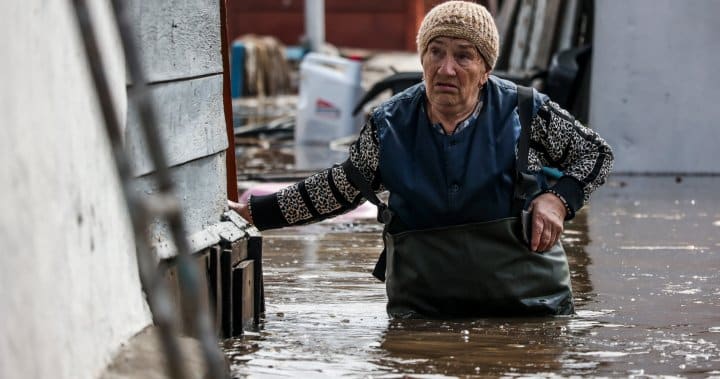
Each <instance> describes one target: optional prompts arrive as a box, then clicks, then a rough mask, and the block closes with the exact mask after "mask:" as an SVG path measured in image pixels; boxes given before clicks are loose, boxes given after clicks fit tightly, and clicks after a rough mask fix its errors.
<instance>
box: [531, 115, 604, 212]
mask: <svg viewBox="0 0 720 379" xmlns="http://www.w3.org/2000/svg"><path fill="white" fill-rule="evenodd" d="M612 165H613V153H612V149H611V148H610V146H609V145H608V144H607V142H605V140H604V139H602V138H601V137H600V136H599V135H598V134H597V133H596V132H595V131H593V130H591V129H589V128H587V127H585V126H583V125H582V124H581V123H580V122H579V121H577V120H575V118H574V117H572V116H571V115H570V114H569V113H568V112H567V111H566V110H564V109H562V108H560V106H559V105H558V104H556V103H554V102H552V101H548V102H546V103H545V104H543V105H542V106H541V107H540V109H539V111H538V113H537V115H536V116H535V117H534V118H533V122H532V133H531V135H530V152H529V166H530V167H529V169H530V170H535V171H539V170H541V169H542V167H543V166H548V167H555V168H557V169H559V170H560V171H562V172H563V176H562V177H561V178H560V179H559V180H558V181H557V183H556V184H555V185H553V186H552V187H550V188H549V189H548V190H547V191H546V192H552V193H554V194H556V195H558V196H559V197H560V198H561V199H562V200H563V202H564V203H565V206H566V208H568V217H567V218H568V219H570V218H572V217H573V216H574V213H575V211H577V210H579V209H580V208H581V207H582V206H583V205H584V204H585V203H587V201H588V199H589V197H590V194H591V193H592V192H593V191H594V190H595V189H597V188H598V187H599V186H600V185H602V184H603V183H605V180H606V178H607V175H608V174H609V173H610V170H611V169H612Z"/></svg>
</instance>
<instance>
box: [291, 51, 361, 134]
mask: <svg viewBox="0 0 720 379" xmlns="http://www.w3.org/2000/svg"><path fill="white" fill-rule="evenodd" d="M360 75H361V63H360V62H357V61H353V60H350V59H345V58H342V57H335V56H328V55H322V54H317V53H310V54H308V55H306V56H305V59H303V61H302V62H301V63H300V89H299V92H300V93H299V96H298V106H297V118H296V124H295V143H296V144H305V145H308V144H309V145H317V146H325V147H328V145H329V143H330V142H331V141H333V140H336V139H338V138H342V137H347V136H349V135H352V134H355V133H358V132H359V130H360V127H361V126H362V125H360V123H361V122H362V114H359V115H358V116H356V117H353V115H352V111H353V109H354V108H355V105H357V102H358V101H359V100H360V97H361V96H362V92H363V90H362V86H361V85H360ZM328 148H329V147H328Z"/></svg>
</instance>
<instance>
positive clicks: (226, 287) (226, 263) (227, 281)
mask: <svg viewBox="0 0 720 379" xmlns="http://www.w3.org/2000/svg"><path fill="white" fill-rule="evenodd" d="M231 262H232V251H231V250H229V249H224V250H223V251H221V252H220V294H221V296H220V308H221V310H220V325H221V328H220V329H221V330H222V336H223V337H224V338H229V337H231V336H232V307H233V281H232V274H233V270H232V264H231Z"/></svg>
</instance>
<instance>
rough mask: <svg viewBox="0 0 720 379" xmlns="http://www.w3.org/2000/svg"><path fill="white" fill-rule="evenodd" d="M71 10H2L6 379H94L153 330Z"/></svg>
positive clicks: (102, 23) (116, 83)
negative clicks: (120, 350)
mask: <svg viewBox="0 0 720 379" xmlns="http://www.w3.org/2000/svg"><path fill="white" fill-rule="evenodd" d="M88 3H90V4H92V5H94V6H95V7H96V9H95V10H96V12H95V16H96V19H97V20H98V21H99V22H98V23H97V24H96V25H98V26H99V27H100V30H101V32H102V37H103V38H102V46H103V48H104V49H103V50H104V52H105V53H106V62H107V64H108V67H107V68H108V73H109V76H110V80H111V84H112V89H113V90H114V91H115V95H116V96H115V98H116V100H117V104H118V106H119V109H120V110H124V109H125V108H126V106H125V86H124V84H125V70H124V65H123V63H122V56H121V54H120V44H119V40H118V38H117V35H116V34H115V33H114V31H113V30H112V29H110V27H109V25H111V23H110V22H109V17H110V13H109V8H108V7H107V5H106V3H105V2H96V1H90V2H88ZM70 4H71V2H68V1H42V0H28V1H13V2H9V4H4V5H3V7H2V13H3V17H2V18H3V21H2V22H0V35H1V36H2V38H0V51H2V59H0V83H2V91H0V130H2V133H0V134H1V135H2V138H0V210H2V211H0V252H2V253H1V256H2V262H1V263H0V336H2V337H0V377H1V378H8V379H9V378H58V379H59V378H68V379H71V378H72V379H76V378H95V377H97V376H98V375H99V374H100V372H101V371H102V370H103V368H104V367H105V366H106V365H107V363H108V362H109V361H110V359H111V357H112V355H113V354H114V353H115V352H116V351H117V349H118V348H119V347H120V345H121V344H122V343H124V342H125V341H127V340H128V338H129V337H130V336H132V335H133V334H135V333H137V332H138V331H139V330H141V329H142V328H143V327H145V326H146V325H148V324H149V323H150V315H149V312H148V311H147V306H146V304H145V302H144V299H143V295H142V292H141V289H140V283H139V279H138V275H137V266H136V261H135V255H134V251H135V245H134V239H133V236H132V230H131V228H130V225H129V221H128V216H127V212H126V209H125V204H124V200H123V198H122V196H121V193H120V189H119V183H118V179H117V177H116V174H115V168H114V165H113V163H112V157H111V154H110V151H109V143H108V141H107V138H106V136H105V133H104V129H103V126H102V125H103V124H102V118H101V116H100V112H99V109H98V105H97V103H96V100H95V94H94V90H93V88H92V83H91V81H90V76H89V72H88V69H87V64H86V58H85V53H84V50H83V49H82V45H81V43H80V40H79V35H78V33H77V28H76V23H75V17H74V14H73V12H72V9H71V8H70Z"/></svg>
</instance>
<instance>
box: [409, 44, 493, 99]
mask: <svg viewBox="0 0 720 379" xmlns="http://www.w3.org/2000/svg"><path fill="white" fill-rule="evenodd" d="M422 66H423V74H424V77H425V86H426V89H427V96H428V100H429V101H430V103H431V104H432V105H434V106H436V107H451V108H458V110H460V111H462V110H465V108H466V107H470V108H472V107H474V106H475V104H476V102H477V98H478V91H479V89H480V87H481V86H482V85H483V84H485V82H486V81H487V80H488V75H489V74H490V70H488V69H487V65H486V64H485V60H484V59H483V58H482V56H481V55H480V52H478V50H477V49H476V48H475V46H474V45H473V44H472V43H470V42H468V41H466V40H464V39H459V38H448V37H437V38H435V39H433V40H432V41H430V43H429V44H428V48H427V50H426V51H425V54H424V55H423V57H422Z"/></svg>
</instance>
